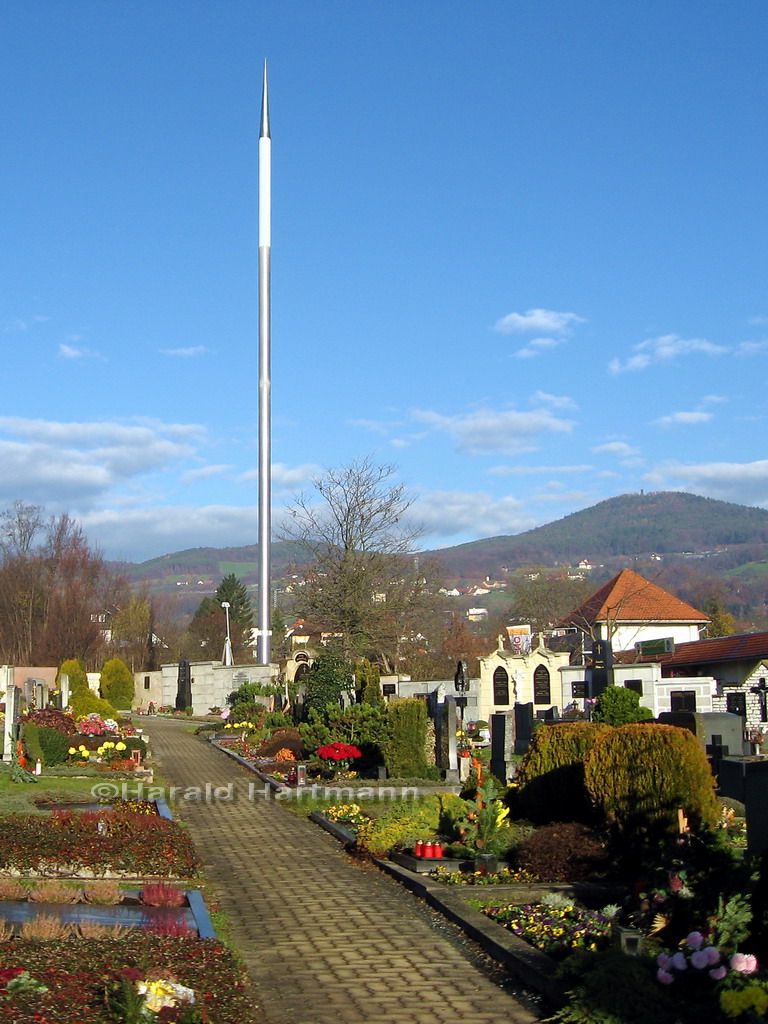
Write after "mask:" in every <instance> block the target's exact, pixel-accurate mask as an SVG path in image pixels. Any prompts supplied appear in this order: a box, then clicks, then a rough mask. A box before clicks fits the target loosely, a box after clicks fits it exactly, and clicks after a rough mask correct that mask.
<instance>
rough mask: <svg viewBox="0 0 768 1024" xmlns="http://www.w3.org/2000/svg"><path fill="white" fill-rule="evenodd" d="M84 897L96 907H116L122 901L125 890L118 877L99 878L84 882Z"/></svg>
mask: <svg viewBox="0 0 768 1024" xmlns="http://www.w3.org/2000/svg"><path fill="white" fill-rule="evenodd" d="M83 897H84V899H85V902H86V903H92V904H93V905H94V906H96V907H114V906H116V905H117V904H118V903H120V902H121V901H122V899H123V891H122V889H121V888H120V883H119V882H118V881H117V880H116V879H112V878H99V879H94V880H93V881H92V882H85V883H84V884H83Z"/></svg>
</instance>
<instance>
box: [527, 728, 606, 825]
mask: <svg viewBox="0 0 768 1024" xmlns="http://www.w3.org/2000/svg"><path fill="white" fill-rule="evenodd" d="M610 731H611V726H609V725H604V724H602V723H598V722H557V723H554V724H552V725H545V726H543V727H542V728H540V729H537V730H536V732H535V733H534V735H533V739H532V740H531V744H530V746H529V748H528V751H527V752H526V754H525V756H524V757H523V760H522V762H521V764H520V768H519V769H518V773H517V775H516V777H515V782H516V785H515V787H514V788H513V789H512V790H511V791H510V801H509V802H510V806H511V809H512V813H513V815H514V816H515V817H522V818H527V819H528V820H529V821H533V822H537V823H540V824H548V823H549V822H552V821H581V822H584V824H594V823H595V822H596V817H595V811H594V808H593V806H592V803H591V801H590V798H589V794H588V792H587V789H586V787H585V784H584V761H585V759H586V757H587V756H588V754H589V752H590V750H591V749H592V747H593V746H594V744H595V743H596V742H597V741H598V740H599V739H600V738H601V737H603V736H605V735H607V734H608V733H609V732H610Z"/></svg>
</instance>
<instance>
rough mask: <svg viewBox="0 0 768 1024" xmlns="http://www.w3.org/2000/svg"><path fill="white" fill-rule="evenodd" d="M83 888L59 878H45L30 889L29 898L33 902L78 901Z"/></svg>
mask: <svg viewBox="0 0 768 1024" xmlns="http://www.w3.org/2000/svg"><path fill="white" fill-rule="evenodd" d="M80 894H81V889H80V887H79V886H74V885H71V884H69V883H68V882H62V881H59V879H58V878H45V879H43V881H41V882H36V883H35V884H34V885H33V886H32V888H31V889H30V890H29V898H30V900H31V901H32V902H33V903H77V902H79V900H80Z"/></svg>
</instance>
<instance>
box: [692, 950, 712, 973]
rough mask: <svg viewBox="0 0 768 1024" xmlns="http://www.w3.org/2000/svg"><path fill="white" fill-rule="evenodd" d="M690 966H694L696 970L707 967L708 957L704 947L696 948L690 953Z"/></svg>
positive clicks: (708, 964)
mask: <svg viewBox="0 0 768 1024" xmlns="http://www.w3.org/2000/svg"><path fill="white" fill-rule="evenodd" d="M691 966H692V967H695V968H696V970H697V971H703V970H704V968H705V967H709V966H710V963H709V957H708V956H707V952H706V950H704V949H697V950H696V952H695V953H692V954H691Z"/></svg>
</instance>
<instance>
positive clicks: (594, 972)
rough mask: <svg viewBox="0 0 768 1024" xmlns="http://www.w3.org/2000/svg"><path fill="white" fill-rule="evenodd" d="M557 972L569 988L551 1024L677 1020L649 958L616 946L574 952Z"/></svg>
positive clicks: (666, 1022) (663, 1023) (638, 1023)
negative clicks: (592, 950)
mask: <svg viewBox="0 0 768 1024" xmlns="http://www.w3.org/2000/svg"><path fill="white" fill-rule="evenodd" d="M558 977H559V978H560V980H561V981H562V983H563V984H564V985H565V986H566V987H567V988H568V1001H567V1002H566V1004H565V1006H564V1007H563V1008H562V1009H560V1010H558V1012H557V1013H556V1014H555V1015H554V1016H553V1017H552V1018H551V1020H552V1022H553V1024H555V1022H556V1024H597V1022H598V1021H599V1022H600V1024H648V1022H649V1021H653V1024H674V1022H675V1021H678V1022H679V1021H680V1017H679V1016H678V1014H677V1012H676V1010H675V1007H674V1006H673V1001H672V995H671V993H670V992H669V990H668V988H665V987H663V986H662V985H660V984H659V983H658V982H657V980H656V964H655V961H653V960H651V959H650V958H646V957H636V956H627V955H626V954H625V953H624V952H622V951H621V950H619V949H609V950H606V951H605V952H603V953H588V952H577V953H574V954H573V955H572V956H569V957H568V958H567V959H566V960H564V961H563V963H562V964H561V965H560V968H559V970H558ZM688 1019H690V1018H688ZM706 1019H707V1018H706V1017H701V1020H702V1021H704V1020H706Z"/></svg>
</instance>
